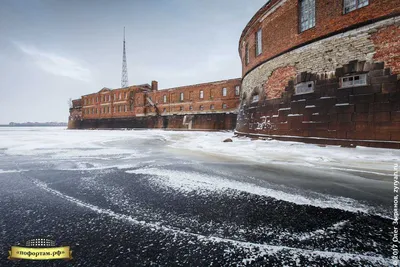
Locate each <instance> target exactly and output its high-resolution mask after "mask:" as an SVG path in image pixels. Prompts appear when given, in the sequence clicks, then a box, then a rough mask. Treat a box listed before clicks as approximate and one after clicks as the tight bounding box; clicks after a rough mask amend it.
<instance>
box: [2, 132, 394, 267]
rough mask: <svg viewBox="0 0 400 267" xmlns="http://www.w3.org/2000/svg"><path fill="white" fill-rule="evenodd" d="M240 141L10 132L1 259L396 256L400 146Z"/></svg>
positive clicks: (382, 260) (272, 260) (205, 261)
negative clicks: (42, 243)
mask: <svg viewBox="0 0 400 267" xmlns="http://www.w3.org/2000/svg"><path fill="white" fill-rule="evenodd" d="M232 136H233V133H232V132H216V133H215V132H213V133H211V132H178V131H162V130H130V131H128V130H125V131H124V130H93V131H76V130H65V129H64V128H60V127H54V128H0V183H1V185H2V186H0V196H1V198H0V246H1V247H2V249H1V253H3V254H1V255H0V256H1V258H0V266H8V265H12V264H20V263H15V262H10V261H7V259H6V257H7V254H6V252H7V250H8V249H9V248H10V246H12V245H16V244H19V243H21V244H23V242H24V241H26V240H28V239H30V238H35V237H49V238H52V239H55V240H56V241H57V242H58V243H59V244H67V245H70V246H71V248H72V250H73V251H74V252H73V254H74V260H73V264H74V266H141V265H143V266H150V265H155V266H172V265H174V266H210V265H213V266H232V265H236V266H246V265H249V266H250V265H251V266H388V265H389V264H390V256H391V250H390V245H391V241H390V240H391V231H392V226H391V217H392V214H393V210H392V207H393V203H392V199H393V193H392V189H393V165H394V164H395V163H399V159H400V152H399V151H398V150H391V149H376V148H365V147H357V148H355V149H354V148H341V147H336V146H333V147H319V146H317V145H312V144H302V143H295V142H280V141H273V140H271V141H262V140H257V141H251V140H250V139H248V138H232V139H233V142H232V143H223V142H222V140H224V139H225V138H228V137H232ZM51 264H53V265H54V266H58V265H60V264H66V265H68V264H70V263H65V262H62V263H60V262H50V263H49V265H51Z"/></svg>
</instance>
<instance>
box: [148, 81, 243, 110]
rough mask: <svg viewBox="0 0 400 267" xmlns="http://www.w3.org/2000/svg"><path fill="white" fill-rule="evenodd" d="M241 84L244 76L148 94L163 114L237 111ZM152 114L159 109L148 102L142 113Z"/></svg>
mask: <svg viewBox="0 0 400 267" xmlns="http://www.w3.org/2000/svg"><path fill="white" fill-rule="evenodd" d="M240 86H241V79H230V80H224V81H217V82H209V83H202V84H195V85H189V86H182V87H175V88H169V89H161V90H158V91H152V92H148V93H147V95H148V96H150V97H151V99H152V100H153V102H154V103H155V104H156V105H157V108H158V111H159V112H160V114H161V115H171V114H178V115H181V114H198V113H219V112H236V111H237V108H238V106H239V102H240ZM224 88H225V90H224ZM201 92H202V93H201ZM224 92H225V95H224ZM238 93H239V94H238ZM164 100H166V102H164ZM223 104H225V106H223ZM201 106H202V107H203V108H202V109H201V108H200V107H201ZM211 107H213V108H211ZM150 114H152V115H154V114H156V110H155V108H153V107H151V106H149V105H146V109H145V110H144V113H143V114H142V115H150Z"/></svg>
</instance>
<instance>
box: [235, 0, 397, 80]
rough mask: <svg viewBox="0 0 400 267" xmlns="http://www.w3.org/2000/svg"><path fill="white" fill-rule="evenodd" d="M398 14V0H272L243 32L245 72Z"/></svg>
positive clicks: (242, 48)
mask: <svg viewBox="0 0 400 267" xmlns="http://www.w3.org/2000/svg"><path fill="white" fill-rule="evenodd" d="M313 6H314V9H313V8H312V7H313ZM302 7H303V8H302ZM302 10H303V11H304V14H305V16H304V17H303V18H302V17H300V15H301V14H302V12H301V11H302ZM314 13H315V15H314V16H313V14H314ZM396 14H397V15H399V14H400V5H399V2H398V1H397V0H324V1H318V0H271V1H269V2H268V3H267V4H266V5H264V6H263V7H262V8H261V9H260V10H259V11H258V12H257V13H256V14H255V15H254V17H253V18H252V19H251V20H250V22H249V23H248V25H247V26H246V27H245V29H244V30H243V32H242V36H241V38H240V41H239V53H240V56H241V59H242V65H243V76H244V75H246V74H247V73H248V72H249V71H250V70H251V69H253V68H254V67H256V66H257V65H259V64H260V63H262V62H265V61H266V60H268V59H271V58H273V57H275V56H277V55H279V54H281V53H283V52H285V51H287V50H290V49H292V48H294V47H296V46H301V45H304V44H306V43H308V42H311V41H313V40H316V39H318V38H323V37H325V36H329V35H330V34H333V33H335V32H340V31H345V30H346V29H349V28H351V27H355V26H357V25H361V24H363V23H368V22H371V21H374V20H379V19H381V18H384V17H389V16H395V15H396ZM302 22H303V24H302ZM260 29H261V30H262V34H261V35H262V52H261V54H259V55H258V53H257V51H256V49H257V42H256V38H257V31H259V30H260ZM246 46H248V48H249V53H246ZM246 55H247V56H248V61H249V62H248V64H246Z"/></svg>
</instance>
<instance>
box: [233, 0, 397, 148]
mask: <svg viewBox="0 0 400 267" xmlns="http://www.w3.org/2000/svg"><path fill="white" fill-rule="evenodd" d="M399 48H400V5H399V2H398V0H327V1H317V0H270V1H267V3H266V4H265V5H264V6H263V7H261V9H260V10H259V11H258V12H257V13H256V14H255V15H254V16H253V18H252V19H251V20H250V22H249V23H248V24H247V25H246V27H245V29H244V30H243V32H242V35H241V37H240V41H239V54H240V57H241V61H242V70H243V71H242V76H243V78H242V92H241V104H240V109H239V115H238V121H237V126H236V132H237V133H239V134H246V135H265V136H271V137H275V138H278V139H283V140H299V141H304V142H312V143H327V144H350V143H353V144H359V145H367V146H378V147H392V148H400V82H399V79H400V49H399Z"/></svg>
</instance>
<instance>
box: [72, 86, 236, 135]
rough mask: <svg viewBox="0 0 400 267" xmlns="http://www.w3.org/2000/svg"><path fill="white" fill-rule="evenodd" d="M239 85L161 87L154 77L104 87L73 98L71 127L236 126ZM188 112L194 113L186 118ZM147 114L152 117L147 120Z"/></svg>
mask: <svg viewBox="0 0 400 267" xmlns="http://www.w3.org/2000/svg"><path fill="white" fill-rule="evenodd" d="M240 86H241V79H230V80H224V81H217V82H209V83H202V84H195V85H188V86H182V87H176V88H169V89H163V90H158V83H157V81H152V83H151V85H149V84H143V85H134V86H130V87H127V88H118V89H109V88H103V89H101V90H100V91H99V92H97V93H92V94H88V95H84V96H82V98H81V99H80V100H74V101H73V107H72V108H71V109H70V114H71V115H70V121H71V122H70V127H69V128H99V127H100V128H120V127H124V128H125V127H127V128H136V127H140V128H141V127H157V128H194V129H204V130H208V129H233V128H234V124H235V122H236V113H237V108H238V106H239V102H240V98H239V97H240ZM77 114H80V115H79V116H77ZM216 114H222V115H223V116H215V115H216ZM228 114H231V115H228ZM185 115H190V116H191V117H186V118H185V117H184V116H185ZM171 116H175V117H173V118H172V117H171ZM163 117H165V118H163ZM170 117H171V123H167V122H168V119H166V118H170ZM203 117H204V118H203ZM222 117H226V118H225V119H226V120H227V122H225V121H222V122H220V123H219V124H216V123H215V121H216V120H221V118H222ZM78 118H79V119H80V121H79V120H78ZM134 118H141V119H137V120H135V119H134ZM144 118H151V119H150V120H149V121H148V122H146V121H145V119H144ZM225 119H222V120H225ZM96 120H97V121H96ZM204 120H206V121H208V123H207V122H204ZM166 121H167V122H166ZM172 121H173V122H172ZM191 121H192V123H190V122H191ZM196 121H197V125H196V123H194V122H196ZM136 122H137V123H136ZM168 125H169V126H168Z"/></svg>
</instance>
